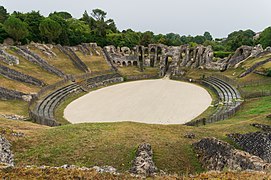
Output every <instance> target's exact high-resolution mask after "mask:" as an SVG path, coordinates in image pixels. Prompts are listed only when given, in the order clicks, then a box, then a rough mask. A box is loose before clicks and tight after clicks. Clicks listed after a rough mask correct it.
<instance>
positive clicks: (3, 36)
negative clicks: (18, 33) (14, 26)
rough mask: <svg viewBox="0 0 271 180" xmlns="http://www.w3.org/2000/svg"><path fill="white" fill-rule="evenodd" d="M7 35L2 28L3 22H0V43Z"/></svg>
mask: <svg viewBox="0 0 271 180" xmlns="http://www.w3.org/2000/svg"><path fill="white" fill-rule="evenodd" d="M7 37H8V34H7V33H6V31H5V30H4V27H3V24H1V23H0V43H3V42H4V40H5V39H6V38H7Z"/></svg>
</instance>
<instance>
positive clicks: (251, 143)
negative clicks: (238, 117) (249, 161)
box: [228, 132, 271, 163]
mask: <svg viewBox="0 0 271 180" xmlns="http://www.w3.org/2000/svg"><path fill="white" fill-rule="evenodd" d="M228 137H230V138H231V139H232V140H233V141H234V142H236V143H237V144H238V145H239V146H240V147H241V148H242V149H244V150H245V151H247V152H249V153H250V154H253V155H255V156H259V157H260V158H262V159H263V160H264V161H266V162H268V163H271V132H256V133H248V134H229V135H228Z"/></svg>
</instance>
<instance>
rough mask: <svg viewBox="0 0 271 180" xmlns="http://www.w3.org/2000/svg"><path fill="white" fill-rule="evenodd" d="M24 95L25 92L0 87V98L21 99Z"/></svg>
mask: <svg viewBox="0 0 271 180" xmlns="http://www.w3.org/2000/svg"><path fill="white" fill-rule="evenodd" d="M24 96H27V94H25V93H22V92H18V91H14V90H10V89H6V88H3V87H0V98H1V99H3V100H11V99H21V100H23V97H24Z"/></svg>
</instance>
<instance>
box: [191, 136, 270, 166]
mask: <svg viewBox="0 0 271 180" xmlns="http://www.w3.org/2000/svg"><path fill="white" fill-rule="evenodd" d="M193 146H194V148H195V151H196V153H197V155H198V158H199V160H200V162H201V164H202V165H203V167H204V168H206V169H207V170H215V171H223V170H224V169H228V170H238V171H240V170H241V171H244V170H254V171H270V169H271V164H269V163H266V162H264V161H263V160H262V159H261V158H260V157H257V156H253V155H251V154H249V153H247V152H244V151H240V150H237V149H235V148H234V147H232V146H231V145H229V144H228V143H226V142H223V141H220V140H217V139H215V138H204V139H202V140H200V141H199V142H197V143H194V144H193Z"/></svg>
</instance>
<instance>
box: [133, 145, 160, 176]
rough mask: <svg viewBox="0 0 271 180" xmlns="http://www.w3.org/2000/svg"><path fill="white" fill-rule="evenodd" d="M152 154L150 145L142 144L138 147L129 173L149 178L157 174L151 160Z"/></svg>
mask: <svg viewBox="0 0 271 180" xmlns="http://www.w3.org/2000/svg"><path fill="white" fill-rule="evenodd" d="M152 156H153V152H152V148H151V145H150V144H147V143H144V144H141V145H140V146H138V149H137V151H136V158H135V159H134V161H133V165H132V168H131V170H130V172H131V173H134V174H139V175H145V176H151V175H154V174H155V173H156V172H157V170H158V169H157V167H156V166H155V165H154V162H153V160H152Z"/></svg>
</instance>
